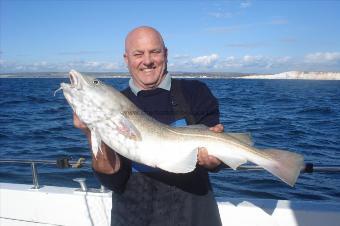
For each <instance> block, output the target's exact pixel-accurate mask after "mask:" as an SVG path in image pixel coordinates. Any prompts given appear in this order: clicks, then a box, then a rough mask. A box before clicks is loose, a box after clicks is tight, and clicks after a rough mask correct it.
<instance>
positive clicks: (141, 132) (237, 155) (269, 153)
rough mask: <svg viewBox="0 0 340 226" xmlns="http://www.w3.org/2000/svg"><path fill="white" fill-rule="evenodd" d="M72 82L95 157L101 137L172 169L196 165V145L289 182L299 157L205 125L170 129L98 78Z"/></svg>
mask: <svg viewBox="0 0 340 226" xmlns="http://www.w3.org/2000/svg"><path fill="white" fill-rule="evenodd" d="M70 80H71V84H67V83H62V84H61V89H62V90H63V93H64V96H65V98H66V100H67V101H68V103H69V104H70V106H71V107H72V109H73V111H74V112H75V113H76V114H77V116H78V117H79V118H80V120H81V121H82V122H84V123H85V124H86V125H87V126H88V128H89V129H90V131H91V143H92V151H93V153H94V156H96V155H97V152H98V151H100V143H101V142H104V143H105V144H107V145H108V146H109V147H111V148H112V149H113V150H115V151H116V152H118V153H119V154H121V155H123V156H125V157H127V158H129V159H131V160H133V161H136V162H139V163H143V164H145V165H148V166H151V167H157V168H160V169H163V170H166V171H169V172H173V173H188V172H191V171H192V170H194V169H195V167H196V163H197V153H198V147H206V148H207V150H208V153H209V154H210V155H213V156H216V157H217V158H219V159H220V160H221V161H222V162H224V163H225V164H227V165H228V166H230V167H231V168H233V169H236V168H237V167H238V166H240V165H242V164H244V163H246V162H248V161H249V162H252V163H254V164H256V165H259V166H261V167H263V168H264V169H266V170H267V171H269V172H270V173H272V174H273V175H275V176H277V177H279V178H280V179H281V180H282V181H284V182H285V183H287V184H289V185H291V186H294V184H295V182H296V180H297V178H298V176H299V173H300V170H301V169H302V167H303V165H304V164H303V157H302V156H301V155H299V154H297V153H293V152H289V151H283V150H274V149H267V150H259V149H257V148H255V147H253V146H252V145H251V143H250V142H248V141H247V140H246V139H243V138H242V137H241V136H232V135H231V134H227V133H214V132H212V131H210V130H207V129H205V128H191V127H181V128H173V127H170V126H168V125H165V124H162V123H160V122H158V121H156V120H154V119H152V118H151V117H149V116H148V115H146V114H145V113H144V112H143V111H141V110H140V109H138V108H137V107H136V106H135V105H134V104H133V103H132V102H131V101H130V100H129V99H127V98H126V97H125V96H124V95H123V94H121V93H120V92H119V91H117V90H116V89H114V88H113V87H111V86H108V85H106V84H104V83H103V82H101V81H99V80H98V79H95V78H92V77H89V76H85V75H82V74H80V73H79V72H77V71H74V70H72V71H71V72H70Z"/></svg>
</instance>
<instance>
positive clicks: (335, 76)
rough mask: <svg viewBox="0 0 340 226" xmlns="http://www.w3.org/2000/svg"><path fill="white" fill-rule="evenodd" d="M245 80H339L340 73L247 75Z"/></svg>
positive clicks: (298, 72)
mask: <svg viewBox="0 0 340 226" xmlns="http://www.w3.org/2000/svg"><path fill="white" fill-rule="evenodd" d="M240 78H245V79H307V80H340V72H303V71H288V72H282V73H279V74H271V75H247V76H242V77H240Z"/></svg>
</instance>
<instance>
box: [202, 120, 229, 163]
mask: <svg viewBox="0 0 340 226" xmlns="http://www.w3.org/2000/svg"><path fill="white" fill-rule="evenodd" d="M209 129H210V130H211V131H213V132H216V133H222V132H223V130H224V127H223V125H222V124H217V125H215V126H213V127H210V128H209ZM197 162H198V164H199V165H201V166H203V167H205V168H207V169H210V170H212V169H215V168H216V167H217V166H219V165H220V164H221V160H219V159H218V158H216V157H215V156H212V155H209V154H208V150H207V149H206V148H204V147H200V148H199V149H198V156H197Z"/></svg>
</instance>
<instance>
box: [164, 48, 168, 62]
mask: <svg viewBox="0 0 340 226" xmlns="http://www.w3.org/2000/svg"><path fill="white" fill-rule="evenodd" d="M164 57H165V58H166V62H168V48H166V47H164Z"/></svg>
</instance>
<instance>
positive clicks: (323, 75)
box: [0, 71, 340, 80]
mask: <svg viewBox="0 0 340 226" xmlns="http://www.w3.org/2000/svg"><path fill="white" fill-rule="evenodd" d="M83 73H84V74H86V75H90V76H93V77H96V78H129V77H130V75H129V73H128V72H83ZM170 73H171V75H172V76H173V77H174V78H201V79H205V78H208V79H214V78H215V79H291V80H294V79H295V80H340V72H303V71H288V72H282V73H277V74H250V73H238V72H170ZM67 77H68V72H18V73H1V74H0V78H67Z"/></svg>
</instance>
